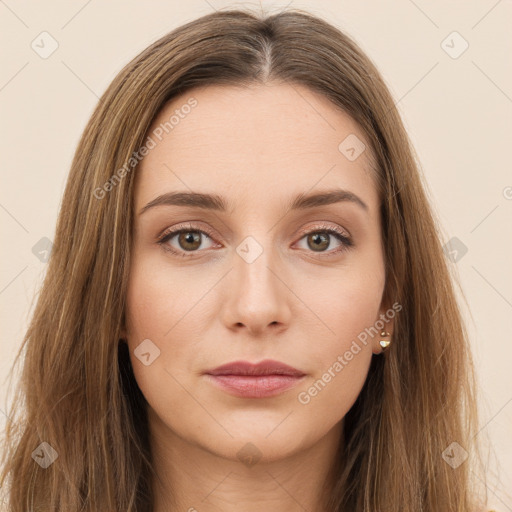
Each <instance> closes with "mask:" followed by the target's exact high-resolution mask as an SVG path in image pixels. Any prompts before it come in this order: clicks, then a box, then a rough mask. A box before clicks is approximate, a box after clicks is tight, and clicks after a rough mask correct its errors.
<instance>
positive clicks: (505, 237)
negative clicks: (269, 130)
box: [0, 0, 512, 511]
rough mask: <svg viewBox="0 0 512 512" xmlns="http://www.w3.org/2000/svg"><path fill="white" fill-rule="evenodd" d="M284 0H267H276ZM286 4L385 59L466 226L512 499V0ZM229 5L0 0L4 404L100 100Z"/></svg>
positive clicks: (493, 469)
mask: <svg viewBox="0 0 512 512" xmlns="http://www.w3.org/2000/svg"><path fill="white" fill-rule="evenodd" d="M287 3H288V2H283V3H281V4H280V3H278V2H269V1H263V2H262V4H263V7H264V9H265V11H267V12H270V11H272V10H275V9H278V8H279V7H280V6H284V5H286V4H287ZM291 4H292V6H294V7H300V8H303V9H306V10H309V11H310V12H312V13H315V14H318V15H319V16H322V17H324V18H325V19H327V20H328V21H330V22H331V23H333V24H335V25H336V26H338V27H339V28H341V29H342V30H346V31H347V32H348V34H349V35H351V36H353V37H354V39H355V40H356V41H357V42H358V43H359V44H360V45H361V47H362V48H363V50H365V51H366V52H367V54H368V55H369V56H370V58H372V59H373V60H374V62H375V63H376V64H377V67H378V68H379V69H380V71H381V72H382V74H383V76H384V78H385V80H386V81H387V83H388V85H389V87H390V89H391V92H392V93H393V95H394V97H395V98H396V101H397V102H398V107H399V109H400V111H401V113H402V115H403V119H404V122H405V124H406V127H407V129H408V131H409V133H410V136H411V138H412V141H413V143H414V144H415V147H416V150H417V153H418V156H419V159H420V161H421V163H422V166H423V169H424V174H425V179H426V181H427V183H428V188H429V191H428V192H429V195H430V197H431V200H432V202H433V205H434V209H435V211H436V212H437V213H438V215H439V216H440V219H441V221H442V223H443V228H444V230H445V239H444V240H443V243H446V242H447V241H448V240H449V239H451V238H452V237H457V238H458V239H460V241H461V242H462V243H463V244H464V245H465V246H466V247H467V253H466V254H464V255H463V256H462V257H460V254H459V258H460V259H459V260H458V261H457V262H450V265H452V266H454V267H455V270H456V272H458V274H459V275H460V282H461V286H462V290H463V292H464V294H465V296H466V298H467V304H468V307H466V305H465V304H464V301H463V300H462V298H461V304H462V307H463V308H464V314H465V316H466V318H467V321H468V329H469V332H470V334H471V341H472V345H473V347H474V354H475V359H476V362H477V370H478V377H479V381H480V389H481V409H482V419H481V430H480V432H479V433H478V436H479V437H480V438H481V439H482V440H485V439H487V438H488V439H489V440H490V443H492V447H491V450H492V451H491V452H490V455H489V457H490V459H489V463H488V466H489V478H490V481H489V485H488V492H489V498H490V504H491V505H493V506H495V507H496V508H497V509H498V510H501V511H507V510H512V497H511V495H512V441H511V439H512V386H511V385H510V384H511V382H512V379H511V373H512V371H511V363H512V336H511V332H512V321H511V319H512V268H511V267H512V266H511V261H512V236H511V235H512V229H511V226H512V222H511V221H512V172H511V165H510V162H511V158H510V146H511V141H512V138H511V132H512V69H511V65H512V60H511V59H510V55H512V51H511V50H512V48H511V46H512V44H511V43H512V31H511V30H510V28H511V23H510V22H511V15H512V2H511V1H510V0H501V1H496V0H489V1H488V0H485V1H484V0H482V1H476V2H462V1H458V2H455V1H451V2H442V1H435V2H432V1H426V0H415V1H413V0H398V1H395V2H391V1H390V0H388V1H383V2H377V1H375V0H372V1H360V2H357V1H355V0H351V1H343V2H341V1H327V0H323V1H319V2H313V1H309V2H299V1H292V3H291ZM232 6H251V7H254V8H259V2H258V3H255V2H243V3H236V2H224V1H220V0H208V1H206V0H194V1H190V2H188V3H185V2H183V1H178V0H166V1H156V0H154V1H149V2H142V1H139V2H137V1H133V0H132V1H123V2H121V1H110V2H108V3H107V2H100V1H99V0H89V1H87V0H84V1H73V2H69V1H67V2H65V1H62V0H60V1H53V2H44V3H41V2H35V1H29V2H21V1H16V0H5V1H3V0H2V1H0V34H2V35H1V38H2V49H3V51H2V57H1V58H2V62H1V67H0V69H1V74H0V108H1V113H2V132H1V137H0V145H1V146H0V147H1V152H0V155H1V159H2V165H1V173H2V187H1V189H0V229H1V233H0V234H1V239H2V240H3V244H2V254H1V258H2V265H1V269H0V308H1V312H0V315H1V318H0V320H1V323H0V325H1V340H2V341H1V345H0V379H1V380H0V384H1V388H0V408H1V409H2V410H3V411H4V410H5V404H6V400H7V381H6V380H5V379H6V376H7V372H8V369H9V368H10V366H11V364H12V361H13V358H14V354H15V352H16V350H17V349H18V347H19V344H20V342H21V340H22V336H23V333H24V331H25V329H26V326H27V321H28V318H29V315H30V311H31V308H32V307H33V300H34V297H35V293H36V291H37V289H38V286H39V285H40V283H41V280H42V277H43V275H44V272H45V263H44V262H42V261H40V260H39V259H38V257H36V256H35V255H34V254H33V252H32V248H33V247H34V245H36V243H38V241H39V240H40V239H41V238H43V237H47V238H49V239H50V240H52V239H53V234H54V229H55V222H56V216H57V211H58V207H59V204H60V200H61V195H62V192H63V189H64V185H65V180H66V177H67V173H68V170H69V166H70V163H71V158H72V155H73V152H74V150H75V147H76V144H77V141H78V138H79V136H80V134H81V132H82V130H83V128H84V126H85V123H86V121H87V119H88V118H89V116H90V114H91V112H92V109H93V107H94V106H95V104H96V102H97V100H98V97H99V96H100V95H101V94H102V93H103V91H104V90H105V88H106V87H107V85H108V84H109V83H110V82H111V81H112V79H113V78H114V76H115V75H116V74H117V73H118V72H119V71H120V69H121V68H122V66H124V64H126V63H127V62H128V61H129V60H130V59H131V58H133V57H135V55H136V54H137V53H138V52H139V51H141V50H142V49H143V48H145V47H146V46H148V45H149V44H150V43H152V42H153V41H154V40H156V39H157V38H159V37H160V36H162V35H164V34H165V33H167V32H168V31H170V30H171V29H173V28H174V27H176V26H178V25H181V24H183V23H185V22H187V21H190V20H192V19H194V18H197V17H199V16H200V15H203V14H206V13H209V12H212V10H214V9H216V10H218V9H222V8H226V7H232ZM44 31H46V32H48V33H49V34H50V35H51V37H52V38H54V39H55V40H56V41H57V43H58V48H57V49H56V51H55V52H54V53H53V54H52V55H50V56H49V57H48V58H46V59H43V58H41V57H40V55H39V54H38V53H37V52H36V51H34V50H33V49H32V47H31V45H32V42H33V41H35V43H34V46H35V45H36V44H39V48H38V51H39V52H41V51H43V50H42V49H40V47H41V46H43V44H44V47H45V48H46V49H48V48H50V36H40V37H39V35H40V34H41V33H42V32H44ZM454 31H457V32H458V33H459V34H460V36H461V37H462V38H463V40H465V41H467V43H468V44H469V47H468V48H467V50H466V51H465V52H464V53H462V54H461V55H460V56H458V57H457V58H452V56H455V54H456V53H457V52H458V51H459V50H461V49H462V48H463V46H462V45H463V44H464V41H463V40H462V39H460V38H458V36H453V35H450V34H452V32H454ZM448 36H450V37H448ZM42 37H45V38H46V39H45V43H41V42H40V41H41V38H42ZM447 37H448V39H447V40H446V42H445V43H443V41H444V40H445V39H446V38H447ZM450 47H451V48H450ZM36 48H37V47H36ZM449 53H451V54H452V56H450V55H449ZM507 141H508V142H507ZM447 342H449V340H447ZM0 417H1V421H2V422H5V416H4V414H3V412H0ZM498 473H499V475H498ZM500 481H501V482H500Z"/></svg>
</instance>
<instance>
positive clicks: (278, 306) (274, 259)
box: [225, 231, 289, 330]
mask: <svg viewBox="0 0 512 512" xmlns="http://www.w3.org/2000/svg"><path fill="white" fill-rule="evenodd" d="M271 239H272V234H271V233H269V232H265V231H261V234H254V235H248V236H246V237H245V238H244V239H243V240H242V242H240V244H239V245H238V246H237V247H236V254H235V255H234V259H233V272H232V277H231V279H232V281H231V286H230V290H229V291H228V293H229V298H228V300H227V301H226V304H225V307H226V308H227V310H228V314H227V319H228V321H229V323H231V324H240V323H241V324H244V325H245V326H246V327H248V328H249V329H250V330H259V329H264V328H265V327H266V326H267V325H269V324H272V323H274V322H278V323H283V322H287V319H288V311H289V308H288V306H289V305H288V300H287V298H286V297H285V296H284V295H285V294H284V290H286V287H285V286H284V284H283V283H282V282H281V280H280V279H279V277H278V274H279V269H278V267H279V255H278V254H277V251H276V250H275V248H274V247H273V244H272V242H271Z"/></svg>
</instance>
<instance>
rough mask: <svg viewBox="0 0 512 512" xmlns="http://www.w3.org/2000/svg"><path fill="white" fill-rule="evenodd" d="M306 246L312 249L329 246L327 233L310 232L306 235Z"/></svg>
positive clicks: (322, 248) (321, 248) (316, 249)
mask: <svg viewBox="0 0 512 512" xmlns="http://www.w3.org/2000/svg"><path fill="white" fill-rule="evenodd" d="M307 241H308V247H309V248H310V249H312V250H313V251H323V250H324V249H327V248H328V247H329V243H330V240H329V235H328V234H326V233H319V232H317V233H311V234H309V235H308V236H307Z"/></svg>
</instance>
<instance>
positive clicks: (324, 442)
mask: <svg viewBox="0 0 512 512" xmlns="http://www.w3.org/2000/svg"><path fill="white" fill-rule="evenodd" d="M148 414H149V420H150V421H149V425H150V445H151V453H152V458H153V464H154V469H155V472H156V474H157V475H158V480H155V481H154V482H153V493H154V508H153V512H169V511H171V510H183V511H187V512H214V511H215V512H218V511H222V512H232V511H235V510H236V511H237V512H239V511H240V510H243V511H244V512H260V511H261V510H265V509H266V508H267V509H269V510H273V511H276V512H296V511H301V512H303V511H304V510H309V511H315V512H327V508H326V498H327V497H328V496H329V493H330V491H331V489H332V486H333V484H334V477H335V475H334V468H335V464H336V457H337V454H338V449H339V447H340V442H339V441H340V438H341V428H342V422H340V423H338V424H337V425H335V427H334V428H332V429H331V430H330V431H329V432H328V433H327V434H326V435H325V436H324V437H323V438H321V439H319V440H318V441H317V442H316V443H314V444H312V445H311V446H308V447H306V448H303V449H300V450H297V451H295V452H293V453H291V454H288V455H286V456H283V457H279V456H278V455H276V456H274V457H272V456H270V457H265V458H263V457H262V458H261V459H259V460H258V456H256V457H253V459H251V458H250V448H249V447H247V448H245V449H246V451H247V454H248V457H241V458H242V459H243V460H239V458H238V456H237V453H240V449H241V448H242V446H237V447H236V448H235V450H234V454H233V456H231V457H230V456H228V455H224V454H219V453H214V452H213V451H211V450H209V449H208V448H206V447H204V446H200V445H198V444H197V443H193V442H189V441H187V440H186V439H183V438H182V437H179V436H178V435H176V433H174V432H173V431H171V430H170V429H169V428H168V427H167V425H165V424H164V423H163V422H161V420H160V419H159V418H158V417H156V415H155V414H154V413H153V412H152V411H151V408H149V410H148ZM241 453H242V454H243V453H244V452H243V448H242V452H241Z"/></svg>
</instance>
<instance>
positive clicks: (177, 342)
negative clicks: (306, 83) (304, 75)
mask: <svg viewBox="0 0 512 512" xmlns="http://www.w3.org/2000/svg"><path fill="white" fill-rule="evenodd" d="M192 96H193V97H194V98H196V100H197V101H198V104H197V106H196V107H195V108H193V109H192V110H191V112H190V113H189V114H188V115H186V116H183V119H180V121H179V123H178V124H176V125H175V126H174V128H173V129H172V130H171V131H169V133H168V134H167V135H166V136H165V137H163V138H162V140H161V141H158V143H157V145H156V147H154V148H153V149H151V151H149V153H148V154H147V155H146V156H145V157H144V159H143V160H142V162H141V165H140V166H139V169H138V170H137V177H136V184H135V196H134V211H135V229H134V240H133V251H132V259H131V272H130V277H129V289H128V296H127V312H126V313H127V331H126V333H125V338H126V341H127V343H128V345H129V348H130V356H131V360H132V365H133V369H134V375H135V378H136V380H137V382H138V385H139V387H140V389H141V391H142V393H143V394H144V396H145V397H146V399H147V401H148V403H149V409H148V416H149V429H150V440H151V450H152V455H153V457H154V464H155V469H156V471H157V474H158V475H159V480H155V482H154V492H155V508H154V510H155V512H163V511H164V510H169V509H170V507H171V506H175V507H177V508H176V509H177V510H184V511H185V510H188V511H191V512H192V511H193V510H197V511H199V512H202V511H221V510H222V511H223V512H230V511H234V510H237V511H239V510H244V511H247V512H252V511H261V510H265V509H268V510H277V511H282V512H284V511H296V510H304V509H306V510H315V511H321V510H325V508H324V504H323V499H325V495H326V493H325V492H322V487H321V486H322V485H323V484H324V482H327V483H330V482H331V479H330V475H331V473H330V470H331V469H332V467H333V463H334V460H335V454H336V451H337V449H338V448H339V442H340V441H339V440H340V436H341V431H342V425H343V418H344V416H345V414H346V413H347V412H348V410H349V409H350V407H351V406H352V405H353V403H354V401H355V400H356V398H357V396H358V394H359V393H360V391H361V388H362V386H363V384H364V381H365V379H366V376H367V373H368V369H369V365H370V361H371V358H372V356H373V354H378V353H379V352H380V351H381V348H380V346H379V340H380V339H381V337H379V336H378V335H377V336H373V337H372V336H370V337H369V338H368V343H367V344H366V345H364V344H362V343H359V346H360V351H359V352H358V353H357V354H356V355H354V357H353V359H352V360H350V361H349V362H348V363H347V364H346V365H345V366H344V367H343V369H342V371H339V372H338V373H336V374H335V377H333V378H331V380H330V382H328V383H327V384H326V385H325V387H323V389H322V390H321V391H320V392H318V393H317V395H316V396H314V397H310V398H311V400H310V401H309V403H307V404H304V403H301V402H300V401H299V400H298V395H299V393H300V392H304V391H307V390H308V389H309V388H310V387H311V386H312V384H313V383H314V382H317V381H318V379H321V378H322V375H324V374H325V372H326V371H327V370H328V369H329V368H330V367H331V368H332V366H333V364H334V363H335V362H336V361H337V358H338V356H340V355H343V354H344V353H345V352H346V351H347V350H349V349H350V347H351V345H352V344H353V342H354V340H356V339H357V336H358V335H359V334H360V333H361V332H362V331H364V329H365V328H368V327H370V326H372V325H374V324H375V322H376V321H377V320H379V318H382V317H381V316H380V315H382V314H384V313H385V312H386V310H387V309H389V305H384V304H382V303H381V299H382V295H383V291H384V285H385V270H384V268H385V267H384V257H383V252H382V245H381V244H382V241H381V232H380V213H379V198H378V195H377V191H376V188H375V184H374V182H373V180H372V176H371V173H370V172H369V157H370V155H369V151H370V150H369V148H368V145H367V149H366V151H365V152H363V153H362V155H361V156H360V157H359V158H357V159H356V160H355V161H350V160H349V159H347V158H346V157H345V155H344V154H342V153H341V152H340V151H339V149H338V145H339V144H340V142H341V141H343V140H344V139H345V137H347V136H348V135H349V134H355V135H356V136H357V137H358V138H359V139H360V140H362V141H364V140H365V137H364V135H363V133H362V131H361V130H360V129H359V127H358V125H357V124H356V123H355V122H354V121H353V120H352V119H351V118H350V117H349V116H347V115H346V114H344V113H342V112H340V111H339V110H337V109H336V108H335V107H334V105H333V104H331V103H330V102H329V101H328V100H327V99H326V98H324V97H323V96H321V95H318V94H317V93H315V92H312V91H310V90H309V89H307V88H304V87H302V86H298V85H294V86H293V87H292V86H290V85H286V84H267V85H264V86H263V85H257V86H256V85H255V86H250V87H231V86H230V87H227V86H210V87H202V88H196V89H194V90H193V91H189V92H187V93H186V94H185V95H183V96H181V97H178V98H174V99H173V100H172V102H171V103H169V104H168V105H167V106H166V107H164V109H163V110H162V111H161V112H160V114H159V115H158V116H157V118H156V119H155V121H154V124H153V127H152V128H151V131H152V130H154V129H155V127H157V126H158V125H159V124H160V123H161V122H163V121H166V120H168V119H169V118H170V116H171V115H172V114H173V113H174V111H175V110H176V109H180V108H181V107H182V106H183V105H184V104H185V103H186V102H187V100H188V99H189V98H190V97H192ZM155 140H156V139H155ZM334 188H342V189H346V190H349V191H351V192H352V193H354V194H356V195H357V196H358V197H359V198H361V200H362V201H364V203H366V205H367V206H368V210H367V211H365V210H364V209H363V208H361V207H360V206H358V205H357V204H355V203H353V202H350V201H343V202H338V203H335V204H331V205H326V206H320V207H315V208H310V209H307V210H303V211H290V210H288V209H287V205H288V204H289V202H290V201H291V199H292V198H293V197H295V196H296V195H297V194H299V193H312V192H319V191H321V190H328V189H334ZM192 190H193V191H197V192H203V193H211V194H219V195H222V196H223V197H225V199H226V201H227V202H228V204H229V205H230V207H231V208H229V209H228V210H227V211H225V212H220V211H209V210H204V209H201V208H198V207H190V206H185V207H184V206H176V205H159V206H154V207H152V208H148V209H147V210H146V211H144V212H143V213H140V211H141V209H143V208H144V206H145V205H147V204H148V203H150V202H151V201H153V200H154V199H155V198H157V197H158V196H160V195H162V194H164V193H166V192H175V191H181V192H190V191H192ZM184 222H185V223H186V222H192V223H193V225H194V226H193V229H192V235H193V234H196V235H197V236H199V237H200V238H199V241H198V242H197V243H196V244H195V245H194V243H190V237H189V239H188V240H189V244H188V245H187V239H182V240H181V244H180V237H179V235H175V236H174V237H173V238H172V239H171V240H168V241H167V242H166V243H165V244H163V245H162V244H159V243H158V242H157V238H158V236H159V234H161V233H162V232H163V231H164V230H166V229H168V228H170V229H174V228H176V229H177V228H180V227H183V226H181V225H180V224H182V223H184ZM322 225H326V226H327V227H329V228H330V227H334V228H336V227H337V228H339V229H341V230H342V232H343V233H345V234H346V235H349V236H350V239H351V240H352V241H353V244H354V245H353V246H352V247H348V248H347V249H346V250H344V251H339V252H336V251H337V250H338V249H339V248H340V247H343V242H340V241H338V240H337V239H336V237H335V236H333V235H328V234H327V235H324V237H325V236H326V239H325V238H324V239H322V238H321V239H320V248H317V246H315V240H317V239H318V232H320V236H321V234H322V233H324V232H325V229H322V227H321V226H322ZM203 229H209V230H210V231H211V232H212V234H213V236H212V237H210V236H209V235H202V234H201V233H198V232H197V230H203ZM301 229H302V230H303V231H301ZM189 231H190V229H189ZM304 231H305V232H311V233H313V234H312V235H310V236H308V235H307V234H304ZM315 233H316V234H317V237H315ZM249 236H250V237H252V238H253V239H255V240H256V241H257V243H258V244H259V245H260V246H261V248H262V251H263V252H262V253H261V254H260V255H259V256H258V257H257V258H256V259H255V260H254V261H252V262H251V263H249V262H248V261H246V260H245V259H244V258H242V257H241V256H240V255H239V253H237V248H239V246H241V243H242V241H244V239H245V238H246V237H249ZM165 246H167V247H169V246H171V247H172V248H174V249H175V250H176V251H177V252H181V253H184V254H185V255H186V256H187V257H180V256H178V255H174V254H173V253H171V252H169V251H166V250H165V249H164V247H165ZM190 246H193V247H195V248H194V249H193V250H192V251H187V250H186V248H190ZM242 246H243V244H242ZM315 248H316V250H315ZM251 250H254V249H251ZM194 251H195V252H194ZM329 254H331V256H329ZM392 325H393V322H392V320H390V321H389V322H388V323H387V324H386V328H385V330H386V331H387V332H389V333H392ZM145 339H149V340H151V342H152V343H153V344H154V346H156V347H158V349H159V350H160V354H159V356H158V357H157V358H156V359H154V361H152V362H151V364H149V365H147V366H146V365H144V364H142V363H141V361H140V360H139V358H138V357H136V356H135V355H134V350H135V349H136V348H137V347H138V346H139V345H140V344H141V342H142V341H143V340H145ZM387 339H389V338H387ZM152 346H153V345H152ZM352 346H353V345H352ZM151 350H154V349H151ZM375 357H379V356H378V355H377V356H375ZM263 359H275V360H278V361H281V362H284V363H286V364H288V365H291V366H293V367H295V368H297V369H299V370H301V371H303V372H304V373H305V374H306V376H305V377H304V378H303V380H302V381H301V382H300V383H299V384H298V385H297V386H296V387H294V388H292V389H289V390H287V391H285V392H283V393H281V394H279V395H277V396H274V397H270V398H239V397H234V396H232V395H230V394H228V393H226V392H225V391H223V390H221V389H219V388H217V387H215V386H214V385H212V384H211V382H209V381H208V379H207V378H206V377H205V376H204V375H203V374H202V373H203V372H204V371H206V370H208V369H212V368H215V367H217V366H219V365H221V364H225V363H227V362H231V361H235V360H247V361H251V362H259V361H261V360H263ZM247 443H252V445H254V446H255V447H256V449H257V454H258V457H259V459H258V460H257V462H256V463H255V464H250V463H244V461H243V460H241V458H240V455H239V453H240V450H242V452H241V453H242V454H243V453H246V452H247V451H248V450H249V448H248V447H247ZM244 450H245V451H244ZM258 457H256V458H258ZM244 460H245V461H246V462H247V459H244ZM254 460H256V459H254ZM171 486H172V493H171ZM173 499H174V501H173Z"/></svg>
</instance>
